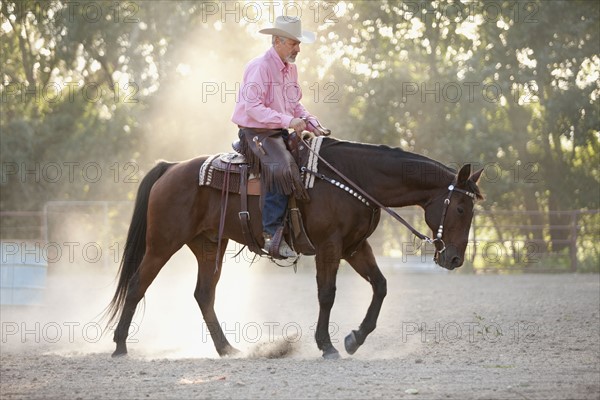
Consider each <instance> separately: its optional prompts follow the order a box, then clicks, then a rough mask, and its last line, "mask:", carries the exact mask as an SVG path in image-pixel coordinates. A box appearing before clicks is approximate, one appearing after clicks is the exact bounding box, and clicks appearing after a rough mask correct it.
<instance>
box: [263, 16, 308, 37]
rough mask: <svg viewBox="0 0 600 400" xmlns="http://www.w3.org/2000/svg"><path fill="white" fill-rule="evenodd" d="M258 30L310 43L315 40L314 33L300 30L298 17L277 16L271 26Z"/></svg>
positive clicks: (266, 33)
mask: <svg viewBox="0 0 600 400" xmlns="http://www.w3.org/2000/svg"><path fill="white" fill-rule="evenodd" d="M258 32H259V33H264V34H265V35H274V36H283V37H286V38H290V39H294V40H297V41H299V42H302V43H312V42H314V41H315V34H314V33H312V32H308V31H303V30H302V25H301V22H300V18H298V17H285V16H282V17H277V18H276V19H275V25H273V27H271V28H266V29H261V30H260V31H258Z"/></svg>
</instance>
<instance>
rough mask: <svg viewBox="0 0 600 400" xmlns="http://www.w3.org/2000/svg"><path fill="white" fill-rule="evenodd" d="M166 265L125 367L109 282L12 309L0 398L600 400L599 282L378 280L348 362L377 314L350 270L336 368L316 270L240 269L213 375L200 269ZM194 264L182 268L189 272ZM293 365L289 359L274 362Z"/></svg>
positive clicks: (226, 295)
mask: <svg viewBox="0 0 600 400" xmlns="http://www.w3.org/2000/svg"><path fill="white" fill-rule="evenodd" d="M186 257H187V256H183V257H180V258H179V259H176V260H174V261H172V262H170V263H169V264H168V265H167V266H166V267H165V270H163V272H161V275H159V277H158V278H157V280H156V281H155V283H154V284H153V286H152V287H151V288H150V290H149V291H148V293H147V299H146V304H145V310H144V312H138V314H137V317H136V319H135V324H134V329H135V331H134V332H133V334H132V337H131V339H130V343H129V344H128V346H129V356H127V357H125V358H120V359H111V357H110V353H111V352H112V350H113V344H112V335H111V332H110V331H109V332H104V333H106V334H105V335H102V333H103V332H102V331H101V330H102V325H100V324H99V323H98V315H99V313H100V312H101V311H102V309H103V307H104V306H105V305H106V304H107V302H108V300H109V298H110V295H111V291H112V290H113V287H114V286H113V279H114V276H113V275H114V271H113V270H112V269H111V270H110V271H106V270H104V271H103V270H102V269H98V268H97V267H94V268H92V267H80V268H77V269H74V268H71V269H58V268H56V269H55V270H53V271H52V272H51V273H50V275H49V279H48V285H47V290H46V292H47V293H46V300H45V303H44V306H42V307H11V308H9V307H3V308H2V314H1V321H2V341H1V343H0V344H1V357H0V361H1V366H0V397H1V398H3V399H17V398H28V399H29V398H61V399H63V398H67V399H87V398H104V399H117V398H121V399H128V398H142V399H146V398H157V399H163V398H177V399H179V398H183V399H186V398H236V399H237V398H240V399H242V398H244V399H245V398H272V399H287V398H340V399H342V398H344V399H346V398H385V399H389V398H414V399H417V398H422V399H488V398H491V399H598V398H600V316H599V307H600V306H599V305H600V277H599V276H598V275H493V276H492V275H487V276H480V275H461V274H456V273H441V272H440V273H438V274H414V273H413V274H407V273H402V272H399V271H398V270H393V269H388V270H386V271H384V273H385V275H386V277H387V279H388V297H387V298H386V300H385V302H384V306H383V310H382V312H381V316H380V318H379V323H378V327H377V329H376V330H375V332H373V333H372V334H371V336H370V337H369V338H368V339H367V341H366V343H365V344H364V345H363V346H362V347H361V348H360V349H359V350H358V352H357V353H356V354H355V355H353V356H349V355H347V354H346V353H345V352H344V351H343V338H344V337H345V336H346V335H347V334H348V333H349V332H350V330H351V329H356V328H357V327H358V325H359V324H360V321H361V320H362V318H363V316H364V313H365V312H366V309H367V306H368V303H369V300H370V295H371V293H370V286H369V285H368V284H367V283H366V282H364V281H363V280H362V279H361V278H360V277H359V276H358V275H357V274H356V273H354V271H352V270H351V269H350V268H349V267H348V266H342V267H341V270H340V273H339V275H338V290H337V298H336V304H335V306H334V309H333V312H332V323H331V331H332V338H333V340H334V342H336V343H337V344H336V346H337V347H338V350H340V352H341V353H342V355H343V358H342V359H340V360H323V359H321V358H320V352H319V351H318V349H317V348H316V345H315V344H314V340H313V335H314V326H315V325H314V324H315V321H316V318H317V312H318V307H317V299H316V283H315V279H314V273H313V270H312V269H311V268H310V267H307V266H302V267H301V268H300V269H299V271H298V273H296V274H295V273H294V272H293V270H291V269H283V268H278V267H275V266H272V264H267V265H262V264H260V265H253V266H252V267H248V264H247V263H243V262H237V263H236V262H234V260H232V261H231V262H229V263H228V265H227V266H226V267H225V269H224V273H223V277H222V279H221V282H220V285H219V291H218V295H217V307H216V309H217V313H218V315H219V317H220V319H221V322H222V324H224V327H225V332H226V335H227V337H228V339H229V340H230V342H231V343H232V344H233V345H234V346H236V347H238V348H239V349H240V350H243V351H244V356H242V357H240V358H233V359H232V358H229V359H220V358H218V357H217V354H216V352H215V350H214V347H213V345H212V342H211V339H210V336H209V335H208V333H207V330H206V329H205V326H204V325H203V322H202V318H201V315H200V312H199V310H198V307H197V305H196V304H195V302H194V299H193V297H192V293H193V288H194V284H195V267H193V265H191V263H189V262H188V261H189V260H188V259H187V258H186ZM184 261H185V262H184ZM278 353H285V356H284V357H282V358H269V357H270V356H272V355H273V354H278Z"/></svg>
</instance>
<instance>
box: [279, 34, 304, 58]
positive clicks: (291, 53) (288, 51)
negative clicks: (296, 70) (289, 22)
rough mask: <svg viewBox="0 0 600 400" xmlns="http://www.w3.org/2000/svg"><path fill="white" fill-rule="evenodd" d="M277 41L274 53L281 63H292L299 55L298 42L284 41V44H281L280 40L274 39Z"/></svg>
mask: <svg viewBox="0 0 600 400" xmlns="http://www.w3.org/2000/svg"><path fill="white" fill-rule="evenodd" d="M275 40H276V41H277V43H276V46H275V51H277V54H278V55H279V57H281V59H282V60H283V62H288V63H292V64H293V63H294V62H295V61H296V56H297V55H298V53H300V42H299V41H297V40H294V39H289V38H286V39H285V43H284V42H281V39H280V38H277V39H275Z"/></svg>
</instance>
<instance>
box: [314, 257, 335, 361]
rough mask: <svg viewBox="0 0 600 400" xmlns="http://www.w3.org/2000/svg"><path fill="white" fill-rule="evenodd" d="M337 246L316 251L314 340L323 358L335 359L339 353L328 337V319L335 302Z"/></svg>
mask: <svg viewBox="0 0 600 400" xmlns="http://www.w3.org/2000/svg"><path fill="white" fill-rule="evenodd" d="M340 253H341V251H339V248H338V246H332V245H330V246H323V247H320V248H319V249H317V255H316V257H315V258H316V264H317V288H318V296H319V320H318V321H317V330H316V332H315V340H316V341H317V346H318V347H319V350H321V351H322V352H323V358H326V359H337V358H340V353H339V352H338V351H337V350H336V348H335V347H333V344H331V337H330V336H329V318H330V315H331V307H333V302H334V301H335V290H336V286H335V280H336V275H337V270H338V268H339V266H340V258H341V255H340Z"/></svg>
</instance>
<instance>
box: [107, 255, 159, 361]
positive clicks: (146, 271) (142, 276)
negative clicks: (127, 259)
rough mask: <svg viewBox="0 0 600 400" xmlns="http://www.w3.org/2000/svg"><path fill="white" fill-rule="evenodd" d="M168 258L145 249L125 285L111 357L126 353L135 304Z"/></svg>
mask: <svg viewBox="0 0 600 400" xmlns="http://www.w3.org/2000/svg"><path fill="white" fill-rule="evenodd" d="M169 258H170V255H169V256H168V257H164V256H158V255H155V254H153V252H152V250H151V249H150V248H147V249H146V254H145V255H144V258H143V259H142V262H141V263H140V267H139V268H138V270H137V272H136V273H135V275H134V276H133V277H132V278H131V281H130V282H129V285H128V287H127V297H126V299H125V304H124V306H123V311H122V312H121V317H120V318H119V324H118V325H117V329H115V335H114V341H115V343H116V344H117V348H116V350H115V351H114V353H113V354H112V356H113V357H117V356H122V355H125V354H127V345H126V340H127V335H128V334H129V327H130V325H131V320H132V319H133V315H134V314H135V310H136V308H137V305H138V303H139V302H140V300H141V299H142V298H143V297H144V294H145V293H146V290H147V289H148V287H149V286H150V284H151V283H152V281H154V278H156V276H157V275H158V273H159V272H160V270H161V268H162V267H163V266H164V265H165V264H166V262H167V261H168V260H169Z"/></svg>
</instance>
